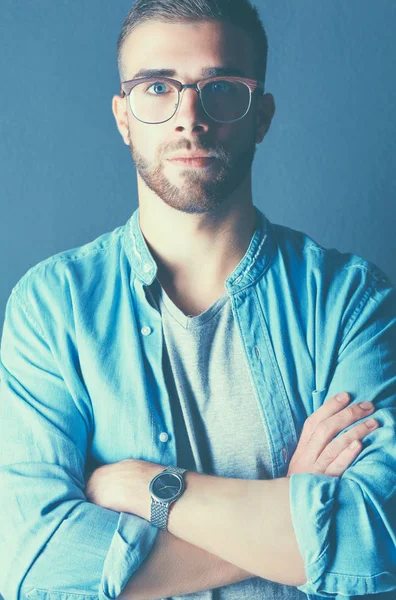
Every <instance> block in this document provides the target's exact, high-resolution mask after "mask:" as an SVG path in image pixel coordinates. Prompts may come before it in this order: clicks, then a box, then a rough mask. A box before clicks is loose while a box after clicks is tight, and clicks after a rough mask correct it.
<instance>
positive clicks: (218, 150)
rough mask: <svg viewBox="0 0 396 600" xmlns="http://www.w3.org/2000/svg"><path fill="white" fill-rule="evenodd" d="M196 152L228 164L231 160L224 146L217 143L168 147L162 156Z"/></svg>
mask: <svg viewBox="0 0 396 600" xmlns="http://www.w3.org/2000/svg"><path fill="white" fill-rule="evenodd" d="M183 151H184V152H194V153H197V154H198V153H199V152H202V153H203V154H210V155H211V156H213V157H214V158H218V159H220V160H223V161H225V162H228V161H229V160H230V154H229V153H228V152H227V151H226V150H225V148H224V146H222V145H221V144H219V143H215V144H211V145H209V144H202V143H201V144H200V145H197V144H191V143H187V144H186V143H183V144H178V145H177V146H176V145H175V146H167V147H166V149H164V151H163V152H162V155H163V156H165V157H167V156H170V155H173V156H174V155H175V154H176V153H177V152H183Z"/></svg>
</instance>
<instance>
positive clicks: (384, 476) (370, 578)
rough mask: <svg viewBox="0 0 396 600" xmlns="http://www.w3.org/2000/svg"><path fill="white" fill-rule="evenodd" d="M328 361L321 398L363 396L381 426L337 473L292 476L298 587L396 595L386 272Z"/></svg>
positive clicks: (393, 361) (394, 386)
mask: <svg viewBox="0 0 396 600" xmlns="http://www.w3.org/2000/svg"><path fill="white" fill-rule="evenodd" d="M335 362H336V364H335V366H334V369H333V372H332V377H331V380H330V381H329V382H328V385H327V386H326V389H325V390H324V399H328V398H331V397H332V396H334V395H335V394H336V393H337V392H341V391H346V392H348V393H349V394H350V395H351V397H352V400H353V402H361V401H364V400H370V401H372V402H373V403H374V405H375V412H374V414H373V415H372V416H373V417H375V418H376V419H377V420H378V422H379V424H380V427H378V428H377V429H376V430H374V431H373V432H371V433H370V434H369V435H367V436H366V437H365V438H364V439H363V440H362V443H363V448H362V450H361V452H360V453H359V455H358V456H357V458H356V459H355V460H354V462H353V463H352V464H351V466H350V467H349V468H348V469H347V470H346V471H345V472H344V473H343V475H342V476H341V477H339V478H335V477H330V476H328V475H321V474H311V473H296V474H293V475H291V478H290V506H291V515H292V521H293V527H294V530H295V533H296V538H297V542H298V546H299V549H300V552H301V555H302V557H303V560H304V564H305V570H306V576H307V581H306V583H304V584H303V585H301V586H299V587H298V589H299V590H301V591H303V592H305V593H307V594H318V595H322V596H325V597H326V596H327V597H338V594H339V597H340V598H341V597H344V596H349V595H350V596H360V595H365V594H379V593H381V592H391V591H392V590H393V593H394V594H395V597H396V294H395V289H394V288H393V286H391V285H390V283H389V280H387V278H386V277H383V278H379V279H378V280H377V281H375V282H374V285H372V286H371V287H369V288H367V289H366V290H365V292H364V294H362V295H361V297H360V299H359V302H356V305H355V306H353V310H352V311H351V316H350V318H349V320H348V323H347V326H346V328H345V333H344V337H343V339H342V342H341V344H340V351H339V354H338V357H337V360H336V361H335ZM354 426H356V423H353V424H352V425H351V426H350V427H348V428H347V429H350V428H352V427H354ZM345 431H346V430H344V431H342V432H340V433H339V434H338V435H342V434H343V433H345ZM337 437H338V436H337ZM387 597H388V596H387ZM389 597H390V596H389ZM392 597H393V596H392Z"/></svg>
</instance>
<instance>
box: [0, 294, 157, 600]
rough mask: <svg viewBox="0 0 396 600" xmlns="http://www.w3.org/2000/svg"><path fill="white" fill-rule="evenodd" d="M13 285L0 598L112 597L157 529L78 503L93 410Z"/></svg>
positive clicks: (6, 343)
mask: <svg viewBox="0 0 396 600" xmlns="http://www.w3.org/2000/svg"><path fill="white" fill-rule="evenodd" d="M28 306H29V304H28V302H27V301H26V299H25V301H24V299H23V298H22V297H20V296H19V294H18V291H17V290H16V289H14V290H13V292H12V294H11V296H10V298H9V300H8V303H7V307H6V314H5V321H4V328H3V335H2V341H1V361H0V531H1V538H2V540H1V545H2V552H1V565H0V594H2V596H3V597H4V598H6V599H7V600H22V599H23V600H24V599H25V598H33V599H35V600H36V599H37V600H38V599H39V598H41V599H44V598H45V599H46V600H52V599H55V600H69V599H73V600H93V599H99V600H108V599H110V598H111V599H113V598H116V597H117V596H118V595H119V594H120V593H121V592H122V590H123V588H124V587H125V585H126V584H127V582H128V579H129V578H130V576H131V575H132V574H133V572H134V571H135V570H136V569H137V568H138V567H139V565H140V564H141V562H142V561H143V560H144V559H145V557H146V556H147V554H148V553H149V551H150V549H151V547H152V545H153V543H154V541H155V538H156V535H157V533H158V529H157V528H156V527H154V526H153V525H151V524H150V523H148V522H147V521H146V520H144V519H141V518H139V517H137V516H135V515H131V514H127V513H118V512H115V511H111V510H108V509H105V508H102V507H100V506H97V505H95V504H92V503H90V502H88V501H87V500H86V497H85V495H84V489H85V480H84V470H85V461H86V453H87V443H88V440H89V437H90V435H91V433H92V432H91V429H92V416H91V414H90V412H89V410H88V409H87V406H86V404H85V403H84V402H83V401H82V400H81V398H80V397H79V394H78V392H77V391H76V389H73V392H71V391H70V389H69V387H68V385H67V382H66V381H65V378H64V376H63V371H62V365H60V364H59V361H57V360H56V359H55V358H54V354H53V352H52V347H51V344H50V343H49V341H48V339H47V336H46V335H45V329H46V326H48V322H47V324H46V319H47V321H48V319H49V318H50V317H49V316H48V315H46V314H43V315H37V314H33V313H32V311H30V310H29V309H28Z"/></svg>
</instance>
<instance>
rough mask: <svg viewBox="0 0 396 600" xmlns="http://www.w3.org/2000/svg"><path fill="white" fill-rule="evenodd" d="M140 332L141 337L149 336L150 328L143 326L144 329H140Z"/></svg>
mask: <svg viewBox="0 0 396 600" xmlns="http://www.w3.org/2000/svg"><path fill="white" fill-rule="evenodd" d="M141 332H142V334H143V335H150V333H151V327H148V326H147V325H145V326H144V327H142V329H141Z"/></svg>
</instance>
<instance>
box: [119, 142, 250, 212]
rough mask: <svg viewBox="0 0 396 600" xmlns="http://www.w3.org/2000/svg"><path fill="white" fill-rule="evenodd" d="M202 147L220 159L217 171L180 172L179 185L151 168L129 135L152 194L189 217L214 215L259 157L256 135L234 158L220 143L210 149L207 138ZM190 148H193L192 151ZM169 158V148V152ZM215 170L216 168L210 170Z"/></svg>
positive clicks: (134, 156)
mask: <svg viewBox="0 0 396 600" xmlns="http://www.w3.org/2000/svg"><path fill="white" fill-rule="evenodd" d="M199 142H200V147H199V148H198V147H197V146H194V150H195V151H199V150H203V151H205V152H206V153H210V154H212V155H214V156H216V163H215V165H214V170H213V173H212V174H211V175H209V173H208V171H207V169H205V168H203V169H202V170H201V169H199V168H197V169H195V168H186V169H185V170H184V171H182V173H180V172H179V177H180V179H182V180H183V182H182V183H181V184H180V185H175V184H173V183H171V181H170V180H169V179H168V178H167V177H166V175H165V173H164V167H163V165H162V164H161V163H160V162H159V163H158V164H151V163H150V162H149V161H147V160H146V159H145V158H144V157H143V156H142V154H140V152H139V151H138V150H137V148H135V147H134V145H133V143H132V140H131V137H130V134H129V148H130V151H131V155H132V160H133V161H134V163H135V166H136V170H137V172H138V173H139V175H140V177H141V178H142V180H143V181H144V183H145V184H146V185H147V187H148V188H150V190H152V191H153V192H154V193H155V194H156V195H157V196H158V197H159V198H161V200H162V201H163V202H165V204H167V205H168V206H170V207H172V208H175V209H176V210H179V211H182V212H185V213H190V214H192V213H195V214H198V213H201V214H202V213H211V212H215V211H216V209H218V208H219V207H220V206H221V205H222V204H223V203H224V202H225V201H226V200H227V198H229V197H230V196H231V194H232V193H233V192H234V191H235V190H236V189H237V188H238V187H239V186H240V185H241V184H242V183H243V182H244V181H245V179H246V177H247V176H248V174H249V172H250V170H251V167H252V163H253V160H254V156H255V153H256V143H255V132H253V131H252V136H251V138H250V139H249V140H248V141H247V142H246V144H245V147H244V148H243V149H242V150H241V151H240V152H239V153H238V154H237V155H233V154H232V153H231V152H229V151H227V150H226V148H225V147H224V146H223V145H221V144H220V143H215V144H211V146H210V147H209V146H208V145H207V143H206V142H205V141H204V139H203V138H201V139H200V140H199ZM186 144H189V146H190V147H188V145H186ZM166 150H167V152H166V155H168V154H169V152H170V149H169V147H168V148H167V149H166ZM172 150H173V152H175V151H177V150H191V143H189V142H186V143H185V144H184V146H183V147H181V146H180V145H179V147H177V148H176V147H175V148H173V149H172ZM160 156H161V153H160ZM209 169H210V170H211V169H212V167H209Z"/></svg>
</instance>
